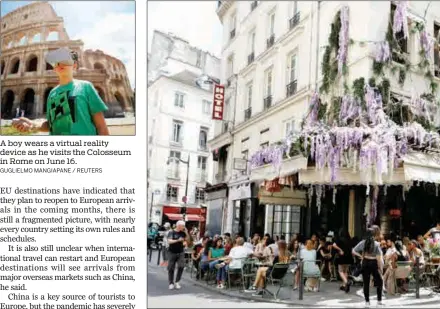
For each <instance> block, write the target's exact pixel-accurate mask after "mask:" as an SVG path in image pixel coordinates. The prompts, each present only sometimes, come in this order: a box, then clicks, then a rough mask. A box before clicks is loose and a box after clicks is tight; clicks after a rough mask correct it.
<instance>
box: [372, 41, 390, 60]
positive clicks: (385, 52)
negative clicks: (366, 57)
mask: <svg viewBox="0 0 440 309" xmlns="http://www.w3.org/2000/svg"><path fill="white" fill-rule="evenodd" d="M390 59H391V51H390V44H389V43H388V42H387V41H384V42H380V43H377V44H376V54H375V60H376V62H379V63H385V62H387V61H389V60H390Z"/></svg>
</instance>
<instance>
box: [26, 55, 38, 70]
mask: <svg viewBox="0 0 440 309" xmlns="http://www.w3.org/2000/svg"><path fill="white" fill-rule="evenodd" d="M37 71H38V57H37V56H36V55H30V56H29V57H28V59H27V61H26V72H37Z"/></svg>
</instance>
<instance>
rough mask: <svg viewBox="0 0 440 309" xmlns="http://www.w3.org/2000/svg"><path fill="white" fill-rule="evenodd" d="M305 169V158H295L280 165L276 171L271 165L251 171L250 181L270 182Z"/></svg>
mask: <svg viewBox="0 0 440 309" xmlns="http://www.w3.org/2000/svg"><path fill="white" fill-rule="evenodd" d="M306 168H307V158H305V157H303V156H295V157H292V158H289V159H286V160H283V162H282V163H281V167H280V170H279V171H278V170H277V169H276V168H275V166H273V165H272V164H266V165H263V166H259V167H257V168H254V169H252V171H251V175H250V181H252V182H254V181H262V180H272V179H275V178H277V177H285V176H289V175H292V174H295V173H297V172H298V171H299V170H302V169H306Z"/></svg>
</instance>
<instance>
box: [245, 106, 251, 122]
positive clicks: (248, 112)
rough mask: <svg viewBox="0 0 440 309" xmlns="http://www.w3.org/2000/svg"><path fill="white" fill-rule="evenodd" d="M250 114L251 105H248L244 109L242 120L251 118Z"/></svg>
mask: <svg viewBox="0 0 440 309" xmlns="http://www.w3.org/2000/svg"><path fill="white" fill-rule="evenodd" d="M251 116H252V107H249V108H248V109H246V110H245V111H244V121H246V120H249V119H251Z"/></svg>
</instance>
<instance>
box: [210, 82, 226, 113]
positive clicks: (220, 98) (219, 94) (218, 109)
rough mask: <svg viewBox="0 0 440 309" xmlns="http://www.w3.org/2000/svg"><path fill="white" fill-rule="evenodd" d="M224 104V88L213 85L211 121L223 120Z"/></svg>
mask: <svg viewBox="0 0 440 309" xmlns="http://www.w3.org/2000/svg"><path fill="white" fill-rule="evenodd" d="M224 103H225V86H222V85H218V84H215V85H214V104H212V105H213V108H212V119H213V120H223V106H224Z"/></svg>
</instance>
